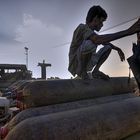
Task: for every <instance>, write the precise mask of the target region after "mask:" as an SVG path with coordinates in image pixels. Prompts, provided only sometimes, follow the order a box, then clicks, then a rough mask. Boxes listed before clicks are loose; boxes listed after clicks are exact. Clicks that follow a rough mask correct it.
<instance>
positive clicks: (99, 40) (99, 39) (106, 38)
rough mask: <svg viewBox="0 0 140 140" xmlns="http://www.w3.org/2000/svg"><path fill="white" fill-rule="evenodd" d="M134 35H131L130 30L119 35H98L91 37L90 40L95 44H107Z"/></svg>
mask: <svg viewBox="0 0 140 140" xmlns="http://www.w3.org/2000/svg"><path fill="white" fill-rule="evenodd" d="M131 34H133V33H131V32H130V31H129V30H124V31H120V32H117V33H112V34H105V35H96V36H93V37H91V38H90V39H91V40H92V41H93V42H94V43H95V44H105V43H108V42H111V41H114V40H117V39H120V38H122V37H125V36H129V35H131Z"/></svg>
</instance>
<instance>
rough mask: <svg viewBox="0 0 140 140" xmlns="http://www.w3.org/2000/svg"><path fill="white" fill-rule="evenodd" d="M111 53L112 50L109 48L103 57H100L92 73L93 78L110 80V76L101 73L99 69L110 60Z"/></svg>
mask: <svg viewBox="0 0 140 140" xmlns="http://www.w3.org/2000/svg"><path fill="white" fill-rule="evenodd" d="M110 52H111V48H108V49H107V50H106V51H105V52H103V53H102V55H101V56H100V58H99V60H98V62H97V64H96V66H95V68H94V70H93V72H92V76H93V78H94V77H98V76H99V78H103V79H109V76H107V75H105V74H104V73H102V72H100V71H99V69H100V67H101V65H102V64H103V63H104V62H105V61H106V59H107V58H108V56H109V54H110Z"/></svg>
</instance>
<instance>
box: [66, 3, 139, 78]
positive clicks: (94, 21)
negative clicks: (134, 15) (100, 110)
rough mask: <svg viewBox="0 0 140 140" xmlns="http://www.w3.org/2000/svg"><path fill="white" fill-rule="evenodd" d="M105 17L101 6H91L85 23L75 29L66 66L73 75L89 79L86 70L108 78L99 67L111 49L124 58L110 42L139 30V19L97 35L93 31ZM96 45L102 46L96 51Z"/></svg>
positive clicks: (97, 28)
mask: <svg viewBox="0 0 140 140" xmlns="http://www.w3.org/2000/svg"><path fill="white" fill-rule="evenodd" d="M106 19H107V13H106V11H105V10H104V9H103V8H102V7H100V6H92V7H91V8H90V9H89V11H88V13H87V17H86V23H85V24H80V25H79V26H78V27H77V28H76V29H75V31H74V33H73V38H72V42H71V46H70V50H69V68H68V70H69V71H70V72H71V74H72V75H73V76H75V75H78V76H80V77H81V78H82V79H89V76H88V73H87V72H88V71H91V72H92V77H93V78H102V79H109V76H108V75H106V74H104V73H103V72H101V71H99V69H100V67H101V65H102V64H103V63H104V62H105V61H106V59H107V58H108V56H109V55H110V52H111V50H116V51H117V52H118V54H119V56H120V59H121V61H124V60H125V56H124V53H123V52H122V50H121V49H120V48H118V47H116V46H114V45H113V44H111V43H110V42H111V41H114V40H116V39H120V38H122V37H125V36H129V35H132V34H134V33H137V32H139V31H140V19H139V20H138V21H137V22H135V23H134V24H133V25H132V26H131V27H130V28H128V29H126V30H123V31H120V32H117V33H112V34H105V35H98V34H97V33H96V32H95V31H97V32H98V31H100V29H101V28H102V26H103V22H104V21H106ZM98 45H103V46H104V47H103V48H101V49H100V50H99V51H98V52H97V51H96V50H97V47H98ZM93 68H94V69H93Z"/></svg>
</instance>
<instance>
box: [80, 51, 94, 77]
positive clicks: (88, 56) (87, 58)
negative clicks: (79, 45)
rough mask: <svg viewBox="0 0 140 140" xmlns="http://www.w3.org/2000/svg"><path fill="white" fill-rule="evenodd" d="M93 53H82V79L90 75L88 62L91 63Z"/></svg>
mask: <svg viewBox="0 0 140 140" xmlns="http://www.w3.org/2000/svg"><path fill="white" fill-rule="evenodd" d="M91 54H92V53H88V54H81V70H82V71H81V78H82V79H89V76H88V74H87V64H88V63H89V61H90V59H91Z"/></svg>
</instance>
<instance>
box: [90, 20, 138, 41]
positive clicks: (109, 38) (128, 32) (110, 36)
mask: <svg viewBox="0 0 140 140" xmlns="http://www.w3.org/2000/svg"><path fill="white" fill-rule="evenodd" d="M139 31H140V19H138V21H137V22H135V23H134V24H133V25H132V26H131V27H130V28H128V29H126V30H123V31H120V32H117V33H112V34H105V35H93V36H91V37H90V40H92V41H93V43H95V44H105V43H108V42H111V41H113V40H116V39H120V38H122V37H125V36H129V35H132V34H134V33H137V32H139Z"/></svg>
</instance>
